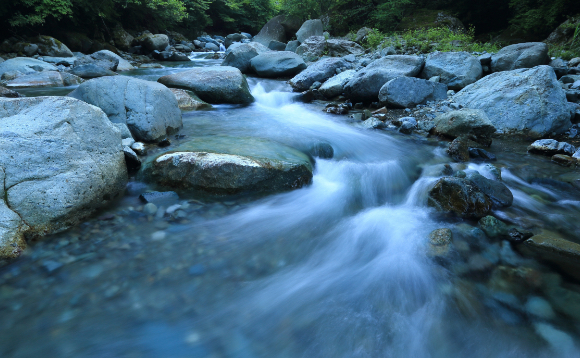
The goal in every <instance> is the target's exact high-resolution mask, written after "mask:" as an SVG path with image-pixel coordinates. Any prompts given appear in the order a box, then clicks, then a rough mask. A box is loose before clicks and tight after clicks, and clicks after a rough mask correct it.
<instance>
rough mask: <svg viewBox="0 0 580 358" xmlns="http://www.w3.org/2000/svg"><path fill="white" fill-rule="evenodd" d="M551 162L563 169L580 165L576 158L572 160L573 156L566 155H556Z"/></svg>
mask: <svg viewBox="0 0 580 358" xmlns="http://www.w3.org/2000/svg"><path fill="white" fill-rule="evenodd" d="M551 161H552V162H553V163H556V164H558V165H561V166H563V167H573V166H575V165H576V164H579V163H578V160H577V159H576V158H572V157H571V156H569V155H565V154H556V155H554V156H552V159H551Z"/></svg>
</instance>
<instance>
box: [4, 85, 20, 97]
mask: <svg viewBox="0 0 580 358" xmlns="http://www.w3.org/2000/svg"><path fill="white" fill-rule="evenodd" d="M0 97H6V98H18V97H23V96H22V95H21V94H20V93H18V92H16V91H13V90H11V89H8V88H6V87H2V86H0Z"/></svg>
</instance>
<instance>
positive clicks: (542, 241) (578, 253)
mask: <svg viewBox="0 0 580 358" xmlns="http://www.w3.org/2000/svg"><path fill="white" fill-rule="evenodd" d="M518 249H519V250H520V251H521V252H522V253H524V254H526V255H528V256H533V257H537V258H539V259H541V260H544V261H548V262H550V263H553V264H555V265H557V266H559V267H560V268H561V269H562V270H563V271H565V272H566V273H568V274H570V275H572V276H573V277H576V278H580V244H577V243H575V242H572V241H569V240H566V239H564V238H562V237H560V236H558V235H557V234H554V233H551V232H548V231H544V232H542V233H540V234H538V235H535V236H532V237H531V238H529V239H527V240H526V241H524V242H523V243H522V244H521V245H519V246H518Z"/></svg>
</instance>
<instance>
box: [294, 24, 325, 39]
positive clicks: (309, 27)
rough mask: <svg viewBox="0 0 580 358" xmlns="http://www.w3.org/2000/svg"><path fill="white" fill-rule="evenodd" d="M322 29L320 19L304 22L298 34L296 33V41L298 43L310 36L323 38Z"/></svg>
mask: <svg viewBox="0 0 580 358" xmlns="http://www.w3.org/2000/svg"><path fill="white" fill-rule="evenodd" d="M323 32H324V28H323V26H322V21H321V20H320V19H314V20H306V21H305V22H304V23H303V24H302V26H301V27H300V29H299V30H298V32H296V39H298V41H300V43H302V42H304V41H305V40H306V39H307V38H309V37H312V36H323Z"/></svg>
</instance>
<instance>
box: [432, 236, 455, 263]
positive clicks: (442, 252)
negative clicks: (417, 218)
mask: <svg viewBox="0 0 580 358" xmlns="http://www.w3.org/2000/svg"><path fill="white" fill-rule="evenodd" d="M452 241H453V232H452V231H451V230H450V229H437V230H433V231H432V232H431V233H430V234H429V255H430V256H433V257H444V256H447V255H448V254H449V251H450V250H451V243H452Z"/></svg>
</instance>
